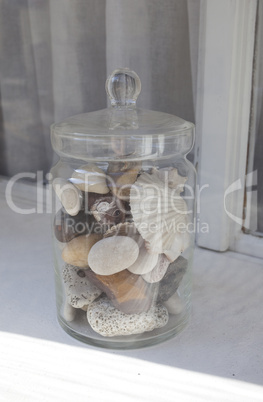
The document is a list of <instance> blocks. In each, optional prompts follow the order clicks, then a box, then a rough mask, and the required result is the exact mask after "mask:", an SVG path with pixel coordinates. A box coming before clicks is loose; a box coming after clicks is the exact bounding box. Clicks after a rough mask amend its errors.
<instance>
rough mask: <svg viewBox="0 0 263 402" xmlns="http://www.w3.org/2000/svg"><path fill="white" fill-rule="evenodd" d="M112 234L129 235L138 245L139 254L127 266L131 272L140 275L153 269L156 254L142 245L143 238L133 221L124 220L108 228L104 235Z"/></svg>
mask: <svg viewBox="0 0 263 402" xmlns="http://www.w3.org/2000/svg"><path fill="white" fill-rule="evenodd" d="M112 236H129V237H131V238H132V239H133V240H134V241H135V242H136V243H137V244H138V246H139V247H140V251H139V255H138V258H137V259H136V261H135V262H134V263H133V264H132V265H131V266H129V267H128V270H129V271H130V272H132V273H133V274H137V275H142V274H145V273H147V272H149V271H151V270H152V269H153V267H154V266H155V265H156V263H157V260H158V254H149V253H148V252H147V250H146V248H145V246H144V243H145V242H144V240H143V238H142V237H141V235H140V234H139V232H138V231H137V229H136V227H135V225H134V223H129V222H125V223H123V224H119V225H116V226H113V227H112V228H111V229H110V230H108V231H107V232H106V233H105V234H104V237H112Z"/></svg>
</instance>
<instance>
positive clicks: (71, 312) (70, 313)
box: [63, 302, 77, 322]
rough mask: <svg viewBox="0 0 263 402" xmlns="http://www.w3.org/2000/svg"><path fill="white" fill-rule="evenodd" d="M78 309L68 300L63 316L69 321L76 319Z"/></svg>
mask: <svg viewBox="0 0 263 402" xmlns="http://www.w3.org/2000/svg"><path fill="white" fill-rule="evenodd" d="M76 312H77V310H76V309H75V308H74V307H72V306H71V304H69V303H68V302H65V304H64V309H63V317H64V318H65V320H66V321H67V322H71V321H73V320H74V318H75V316H76Z"/></svg>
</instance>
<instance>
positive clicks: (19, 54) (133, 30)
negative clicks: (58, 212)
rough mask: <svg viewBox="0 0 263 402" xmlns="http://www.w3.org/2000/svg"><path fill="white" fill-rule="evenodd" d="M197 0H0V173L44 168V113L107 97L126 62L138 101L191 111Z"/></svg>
mask: <svg viewBox="0 0 263 402" xmlns="http://www.w3.org/2000/svg"><path fill="white" fill-rule="evenodd" d="M199 12H200V1H199V0H187V1H186V0H165V1H164V2H160V1H159V0H133V1H130V0H74V1H72V0H49V1H48V0H0V65H1V76H0V96H1V98H0V174H2V175H7V176H12V175H14V174H16V173H18V172H22V171H26V172H36V171H37V170H43V171H44V172H47V171H48V170H49V168H50V166H51V164H52V160H53V152H52V149H51V145H50V139H49V126H50V124H51V123H53V122H58V121H61V120H62V119H64V118H66V117H68V116H70V115H74V114H78V113H83V112H88V111H92V110H96V109H102V108H104V107H106V106H107V97H106V93H105V89H104V85H105V80H106V77H107V75H108V74H109V73H110V72H111V71H112V70H113V69H115V68H117V67H130V68H132V69H133V70H135V71H136V72H137V73H138V75H139V76H140V78H141V81H142V92H141V95H140V97H139V99H138V105H139V106H140V107H144V108H147V109H154V110H161V111H164V112H167V113H173V114H176V115H179V116H181V117H183V118H185V119H187V120H191V121H195V99H196V82H197V62H198V32H199Z"/></svg>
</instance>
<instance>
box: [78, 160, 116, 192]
mask: <svg viewBox="0 0 263 402" xmlns="http://www.w3.org/2000/svg"><path fill="white" fill-rule="evenodd" d="M70 181H71V182H72V183H73V184H74V185H75V186H76V187H78V188H79V189H80V190H81V191H85V192H87V191H88V192H93V193H98V194H107V193H108V192H109V191H110V190H109V187H108V186H107V184H106V175H105V173H104V172H103V170H102V169H100V168H99V167H98V166H96V165H95V164H93V163H89V164H87V165H84V166H80V167H79V168H78V169H76V170H75V171H74V173H73V175H72V178H71V179H70Z"/></svg>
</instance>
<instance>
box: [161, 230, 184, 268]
mask: <svg viewBox="0 0 263 402" xmlns="http://www.w3.org/2000/svg"><path fill="white" fill-rule="evenodd" d="M189 245H190V234H189V233H188V232H187V231H185V232H184V233H180V236H177V237H176V238H175V239H174V242H173V244H172V247H171V248H170V249H169V250H164V254H165V255H166V257H167V258H168V260H169V261H170V262H173V261H175V260H176V259H177V258H178V257H179V255H180V254H181V253H182V252H183V251H184V250H186V249H187V247H189Z"/></svg>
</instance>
